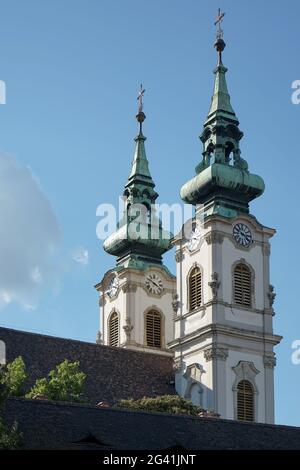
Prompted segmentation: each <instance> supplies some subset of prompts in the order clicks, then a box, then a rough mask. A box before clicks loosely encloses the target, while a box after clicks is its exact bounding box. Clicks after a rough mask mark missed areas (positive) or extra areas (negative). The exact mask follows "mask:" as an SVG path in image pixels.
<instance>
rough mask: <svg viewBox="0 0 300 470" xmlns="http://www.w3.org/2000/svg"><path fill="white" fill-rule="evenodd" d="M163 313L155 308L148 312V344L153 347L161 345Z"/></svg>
mask: <svg viewBox="0 0 300 470" xmlns="http://www.w3.org/2000/svg"><path fill="white" fill-rule="evenodd" d="M161 330H162V325H161V315H160V313H158V312H156V311H155V310H150V311H149V312H147V314H146V344H147V346H151V347H153V348H160V347H161V343H162V341H161V333H162V331H161Z"/></svg>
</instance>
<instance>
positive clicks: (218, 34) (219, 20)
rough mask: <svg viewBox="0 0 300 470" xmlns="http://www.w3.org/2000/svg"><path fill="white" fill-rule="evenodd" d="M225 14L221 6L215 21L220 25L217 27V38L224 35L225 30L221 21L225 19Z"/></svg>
mask: <svg viewBox="0 0 300 470" xmlns="http://www.w3.org/2000/svg"><path fill="white" fill-rule="evenodd" d="M224 16H225V13H224V12H221V8H219V9H218V15H217V17H216V21H215V26H217V25H218V27H217V39H220V38H221V37H222V36H223V30H222V29H221V23H222V21H223V18H224Z"/></svg>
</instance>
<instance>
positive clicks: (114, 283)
mask: <svg viewBox="0 0 300 470" xmlns="http://www.w3.org/2000/svg"><path fill="white" fill-rule="evenodd" d="M118 288H119V279H118V278H117V277H116V276H115V277H113V278H112V280H111V281H110V283H109V287H108V295H109V296H110V297H113V296H114V295H116V293H117V290H118Z"/></svg>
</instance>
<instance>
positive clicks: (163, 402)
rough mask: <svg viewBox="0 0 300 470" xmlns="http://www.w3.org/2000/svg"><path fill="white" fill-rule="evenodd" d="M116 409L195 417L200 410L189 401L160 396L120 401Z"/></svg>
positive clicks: (170, 396)
mask: <svg viewBox="0 0 300 470" xmlns="http://www.w3.org/2000/svg"><path fill="white" fill-rule="evenodd" d="M116 406H117V407H118V408H130V409H134V410H144V411H158V412H161V413H172V414H183V415H191V416H197V415H198V414H199V413H200V412H201V411H203V409H202V408H200V407H199V406H195V405H193V404H192V403H191V402H190V401H187V400H185V399H184V398H182V397H180V396H178V395H161V396H158V397H155V398H149V397H144V398H140V399H138V400H133V399H129V400H120V401H119V402H118V403H117V404H116Z"/></svg>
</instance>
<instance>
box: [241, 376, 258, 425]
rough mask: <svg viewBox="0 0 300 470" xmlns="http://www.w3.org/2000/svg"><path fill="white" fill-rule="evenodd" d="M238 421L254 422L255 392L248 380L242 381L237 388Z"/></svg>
mask: <svg viewBox="0 0 300 470" xmlns="http://www.w3.org/2000/svg"><path fill="white" fill-rule="evenodd" d="M237 419H239V420H241V421H254V392H253V386H252V384H251V383H250V382H249V381H248V380H241V381H240V382H239V384H238V386H237Z"/></svg>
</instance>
